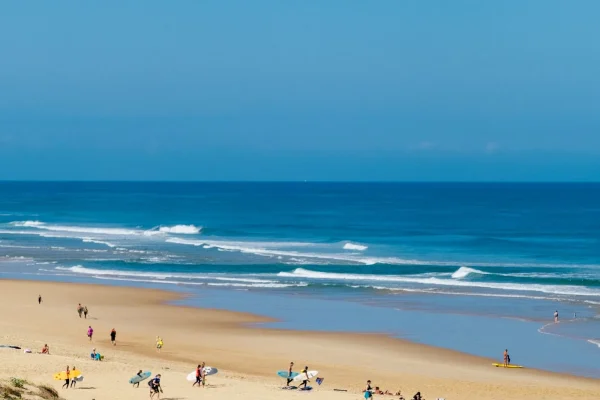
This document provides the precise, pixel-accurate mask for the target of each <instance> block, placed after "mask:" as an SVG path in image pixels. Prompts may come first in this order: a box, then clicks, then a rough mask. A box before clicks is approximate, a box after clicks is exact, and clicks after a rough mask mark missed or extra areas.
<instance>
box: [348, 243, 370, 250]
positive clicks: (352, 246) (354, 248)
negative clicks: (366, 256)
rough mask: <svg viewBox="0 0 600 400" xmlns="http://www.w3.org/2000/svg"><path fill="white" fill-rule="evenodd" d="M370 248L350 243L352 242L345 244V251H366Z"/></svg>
mask: <svg viewBox="0 0 600 400" xmlns="http://www.w3.org/2000/svg"><path fill="white" fill-rule="evenodd" d="M368 248H369V246H365V245H362V244H356V243H350V242H348V243H346V244H344V250H356V251H365V250H366V249H368Z"/></svg>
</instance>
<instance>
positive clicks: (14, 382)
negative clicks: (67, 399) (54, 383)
mask: <svg viewBox="0 0 600 400" xmlns="http://www.w3.org/2000/svg"><path fill="white" fill-rule="evenodd" d="M0 399H1V400H63V399H62V397H60V396H59V394H58V392H57V391H56V389H54V388H53V387H50V386H47V385H35V384H32V383H29V382H27V381H26V380H25V379H20V378H10V380H9V381H7V382H4V381H0Z"/></svg>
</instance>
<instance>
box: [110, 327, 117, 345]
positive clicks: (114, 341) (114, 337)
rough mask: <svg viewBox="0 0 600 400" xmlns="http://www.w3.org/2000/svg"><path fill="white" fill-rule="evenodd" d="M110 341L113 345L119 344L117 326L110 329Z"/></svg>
mask: <svg viewBox="0 0 600 400" xmlns="http://www.w3.org/2000/svg"><path fill="white" fill-rule="evenodd" d="M110 342H111V343H112V345H113V346H116V345H117V331H115V328H112V331H110Z"/></svg>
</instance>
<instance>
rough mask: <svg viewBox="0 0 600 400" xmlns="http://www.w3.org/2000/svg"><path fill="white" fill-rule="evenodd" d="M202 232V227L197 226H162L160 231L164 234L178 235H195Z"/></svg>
mask: <svg viewBox="0 0 600 400" xmlns="http://www.w3.org/2000/svg"><path fill="white" fill-rule="evenodd" d="M201 230H202V227H201V226H195V225H175V226H161V227H160V228H159V229H158V231H159V232H163V233H174V234H177V235H195V234H198V233H200V231H201Z"/></svg>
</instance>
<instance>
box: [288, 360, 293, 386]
mask: <svg viewBox="0 0 600 400" xmlns="http://www.w3.org/2000/svg"><path fill="white" fill-rule="evenodd" d="M292 369H294V362H293V361H292V362H291V363H290V367H289V368H288V377H287V386H290V383H292V381H293V379H292V374H293V371H292Z"/></svg>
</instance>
